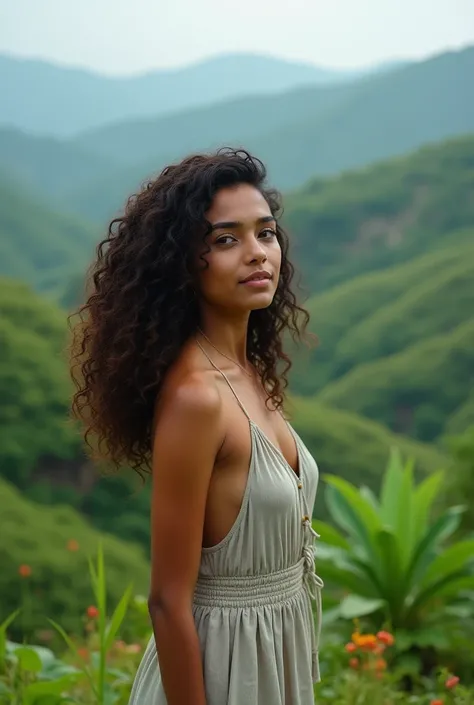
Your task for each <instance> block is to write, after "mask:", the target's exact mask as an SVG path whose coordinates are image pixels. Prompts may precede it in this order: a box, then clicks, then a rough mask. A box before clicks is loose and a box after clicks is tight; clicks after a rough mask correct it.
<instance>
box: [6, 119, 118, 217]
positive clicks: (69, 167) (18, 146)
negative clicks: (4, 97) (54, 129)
mask: <svg viewBox="0 0 474 705" xmlns="http://www.w3.org/2000/svg"><path fill="white" fill-rule="evenodd" d="M114 168H117V167H116V163H115V160H114V159H112V158H104V157H102V156H100V155H98V154H95V153H94V152H89V151H87V150H84V149H81V148H79V147H76V146H75V145H72V144H69V143H67V142H65V141H62V140H58V139H55V138H53V137H43V136H34V135H30V134H27V133H24V132H20V131H19V130H16V129H13V128H12V127H0V170H1V171H3V172H4V173H5V174H8V178H9V179H12V178H13V179H15V180H16V181H18V182H19V183H21V184H24V185H25V187H26V188H27V189H28V190H30V191H31V192H32V193H38V194H39V195H41V196H43V197H45V198H47V199H48V201H49V202H50V203H54V204H56V205H57V206H58V207H59V208H61V204H62V200H63V198H64V196H65V194H67V193H69V191H70V190H71V189H81V188H85V187H86V186H87V185H88V184H89V183H91V182H93V181H95V180H96V179H97V178H98V176H99V175H100V174H104V173H111V172H113V169H114Z"/></svg>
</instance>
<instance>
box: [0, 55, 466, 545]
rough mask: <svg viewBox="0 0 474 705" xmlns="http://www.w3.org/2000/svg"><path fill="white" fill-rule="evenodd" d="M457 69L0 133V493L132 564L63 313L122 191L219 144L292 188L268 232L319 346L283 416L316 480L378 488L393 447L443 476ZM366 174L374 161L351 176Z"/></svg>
mask: <svg viewBox="0 0 474 705" xmlns="http://www.w3.org/2000/svg"><path fill="white" fill-rule="evenodd" d="M473 68H474V49H466V50H464V51H460V52H453V53H448V54H443V55H441V56H439V57H435V58H433V59H430V60H428V61H424V62H420V63H418V64H413V65H409V66H406V67H399V68H397V69H396V70H394V71H391V72H390V73H386V74H383V75H382V74H380V75H377V76H371V77H365V78H364V79H363V80H360V81H358V82H357V81H351V82H348V83H340V84H335V83H333V84H331V85H326V86H311V87H304V88H298V89H293V90H291V91H290V92H287V93H286V94H284V95H283V94H279V95H277V94H274V95H267V96H264V95H259V96H247V97H246V98H234V99H232V100H231V101H223V102H221V103H220V104H218V105H217V104H216V105H214V106H204V107H200V108H194V109H192V110H188V111H185V112H184V111H183V112H181V113H179V114H176V115H173V116H172V117H166V116H161V117H156V116H155V117H153V118H150V119H147V120H143V119H142V120H140V121H138V122H136V121H129V122H125V123H118V124H116V125H115V126H108V127H107V129H105V130H102V129H100V130H92V131H88V132H87V133H83V134H81V135H80V136H78V137H76V138H74V139H58V138H55V137H45V136H32V135H27V134H25V133H22V132H20V131H18V130H17V129H14V128H11V127H10V128H3V129H1V130H0V275H4V278H2V279H1V281H0V314H1V315H0V345H1V349H2V351H3V354H2V356H1V358H0V399H1V401H0V420H1V422H2V423H1V424H0V426H1V438H0V441H1V442H0V476H1V477H2V478H4V481H5V482H12V483H14V484H15V485H17V487H18V488H20V490H21V492H22V493H23V494H24V495H27V496H28V497H29V498H30V499H33V500H36V501H38V502H43V503H58V502H66V503H68V504H70V505H72V506H73V507H75V508H76V509H77V510H78V511H80V512H82V513H83V514H84V515H86V516H87V517H88V518H89V520H90V521H92V522H94V523H95V525H96V527H97V528H98V529H101V530H104V531H110V532H112V533H115V534H117V535H118V536H120V537H122V538H124V539H127V540H130V539H131V540H133V541H135V542H137V543H139V544H141V545H142V546H146V545H147V538H148V520H147V502H148V494H147V492H148V490H145V491H144V492H142V493H134V494H133V495H131V494H130V488H131V487H132V486H134V485H133V483H132V481H131V478H130V477H128V476H125V478H123V477H122V476H119V477H115V478H112V479H105V480H99V479H98V478H97V475H96V474H95V471H94V469H93V468H92V467H91V464H90V463H89V462H88V460H87V459H86V458H85V456H84V452H83V448H82V444H81V441H80V438H79V436H78V435H77V432H76V429H75V428H74V426H73V425H71V424H70V423H67V421H66V419H67V410H68V405H69V400H70V394H71V386H70V381H69V378H68V374H67V365H66V360H65V353H64V351H65V347H66V343H67V326H66V311H67V310H68V309H69V308H70V307H71V306H72V305H75V304H76V303H79V302H80V300H81V297H82V288H83V276H84V271H85V269H86V266H87V263H88V261H89V260H90V257H91V255H92V252H93V248H94V246H95V245H96V244H97V242H98V241H99V239H100V238H101V235H102V234H103V233H104V231H105V222H106V219H107V218H109V217H110V216H111V214H112V213H113V212H114V211H115V210H116V209H117V208H119V207H120V204H121V203H123V200H124V199H125V196H126V195H127V194H128V193H129V191H130V190H131V189H132V188H133V187H134V186H136V185H137V184H138V183H139V182H140V181H141V180H142V178H144V177H145V176H146V174H147V173H152V172H155V171H156V170H157V169H158V168H160V167H161V166H162V165H163V164H164V163H165V162H166V161H167V160H168V159H174V158H176V157H178V156H180V155H181V154H182V153H184V152H186V151H190V150H192V149H198V148H201V147H206V146H211V145H212V144H214V143H216V144H217V143H219V144H221V143H223V142H224V141H228V140H229V141H232V142H233V143H234V144H235V143H236V141H237V142H239V141H241V142H242V143H244V144H245V146H246V147H249V148H250V149H251V150H252V151H255V152H256V154H257V156H261V157H263V158H264V159H265V161H267V162H268V164H269V167H270V176H271V177H273V180H274V181H276V183H277V185H279V186H283V188H285V189H286V188H287V187H291V188H292V191H290V192H286V194H285V213H284V216H283V222H284V225H285V226H286V227H287V229H288V230H289V231H290V234H291V241H292V247H293V256H294V259H295V262H296V264H297V265H298V269H299V270H300V271H301V273H302V281H303V286H304V290H305V291H306V295H307V301H306V305H307V307H308V309H309V310H310V313H311V330H312V331H313V332H314V333H316V335H317V336H318V338H319V345H318V346H317V347H316V348H314V349H313V350H310V351H305V350H304V349H302V350H299V351H297V352H296V353H295V356H294V366H293V369H292V372H291V379H290V383H291V403H292V404H291V405H292V412H293V418H294V424H295V427H296V429H297V431H298V432H299V433H300V434H301V435H302V436H303V438H304V440H305V441H306V442H307V443H308V445H309V447H310V449H311V450H312V451H313V453H314V455H315V456H316V457H317V459H318V461H319V465H320V469H321V472H322V473H324V472H334V473H336V474H339V475H342V476H345V477H348V478H351V479H352V480H354V479H356V481H357V482H359V484H367V485H368V486H370V487H374V488H375V487H376V486H377V485H378V482H379V478H380V473H381V469H382V467H383V465H384V463H385V460H386V457H387V454H388V449H389V447H391V446H392V447H393V446H397V447H399V448H400V450H401V451H402V454H404V455H410V456H413V457H414V459H415V461H416V466H417V468H418V471H419V472H421V473H423V472H429V471H431V470H433V469H436V468H438V467H440V466H446V464H447V463H448V462H449V461H448V459H447V457H446V454H445V444H444V437H445V435H446V434H449V433H453V432H459V431H462V430H463V429H464V428H466V427H467V425H468V424H471V423H474V396H473V394H472V391H470V390H472V388H473V386H474V385H473V382H474V379H473V378H472V374H473V370H474V356H473V355H474V353H473V350H474V328H473V325H474V314H473V311H474V305H473V304H474V286H473V285H472V281H473V279H474V276H473V275H474V265H473V262H474V198H473V194H474V137H473V136H471V135H469V134H467V135H463V134H462V133H464V132H467V133H468V132H472V131H474V92H473V89H472V87H471V83H470V82H469V81H468V80H467V77H468V75H469V74H470V72H472V69H473ZM460 85H462V90H459V86H460ZM451 135H454V137H453V138H451V139H449V140H447V141H441V142H437V143H434V144H432V145H429V146H424V147H422V148H421V149H417V150H416V151H413V152H410V153H407V150H409V149H411V148H412V147H414V146H418V145H424V144H425V143H426V142H427V141H430V140H436V139H438V138H444V137H447V136H451ZM231 138H232V139H231ZM391 155H397V156H396V157H393V156H391ZM379 157H391V158H390V159H384V160H383V161H378V162H375V163H372V164H370V165H368V166H367V164H368V162H372V161H373V160H374V159H375V158H379ZM358 165H364V166H361V167H360V168H355V167H356V166H358ZM341 170H342V173H338V174H337V175H335V174H336V172H339V171H341ZM307 177H311V178H309V180H308V179H307ZM5 275H6V276H5ZM440 380H442V383H440ZM1 482H2V481H0V492H2V491H4V492H11V491H12V490H11V489H7V488H8V486H7V485H6V484H5V485H1ZM2 487H4V488H5V490H3V489H2ZM15 501H17V500H15ZM319 501H320V502H321V500H319ZM25 507H26V505H25ZM19 511H20V510H19ZM21 511H23V509H22V510H21ZM24 511H25V512H26V511H27V509H26V508H25V510H24ZM317 511H318V512H320V511H322V506H321V504H319V505H318V509H317ZM78 530H79V529H78Z"/></svg>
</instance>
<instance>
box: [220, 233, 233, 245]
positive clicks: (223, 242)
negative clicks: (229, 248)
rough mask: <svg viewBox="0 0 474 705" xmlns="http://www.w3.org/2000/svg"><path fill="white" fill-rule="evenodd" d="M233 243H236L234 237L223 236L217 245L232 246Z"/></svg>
mask: <svg viewBox="0 0 474 705" xmlns="http://www.w3.org/2000/svg"><path fill="white" fill-rule="evenodd" d="M232 242H235V237H234V236H233V235H222V237H220V238H218V239H217V240H216V245H230V244H231V243H232Z"/></svg>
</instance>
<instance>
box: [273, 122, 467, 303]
mask: <svg viewBox="0 0 474 705" xmlns="http://www.w3.org/2000/svg"><path fill="white" fill-rule="evenodd" d="M473 187H474V138H473V137H469V136H468V137H463V138H457V139H454V140H451V141H447V142H441V143H439V144H436V145H432V146H429V147H424V148H422V149H420V150H418V151H416V152H413V153H411V154H409V155H407V156H405V157H403V158H399V159H392V160H390V161H386V162H382V163H377V164H374V165H373V166H369V167H368V168H365V169H361V170H359V171H354V172H348V173H346V174H342V175H341V176H338V177H336V178H333V179H326V180H324V181H322V180H321V179H318V180H317V181H316V182H315V183H314V184H313V183H312V182H310V183H309V184H308V185H307V186H306V187H304V188H302V189H300V190H299V191H296V192H295V193H294V194H293V195H292V196H290V197H289V198H287V199H286V205H285V220H286V222H287V224H288V227H289V229H290V231H291V232H292V233H293V234H294V236H295V242H296V247H295V256H296V259H297V261H298V264H299V266H300V268H301V270H302V272H303V275H304V278H305V280H306V282H307V283H308V285H310V289H311V290H312V291H315V290H317V291H319V290H321V289H327V288H328V287H329V286H334V285H335V284H338V283H341V282H344V281H347V280H348V279H350V278H352V277H354V276H357V275H359V274H362V273H364V272H369V271H374V270H377V269H385V268H387V267H388V266H391V265H393V264H395V263H397V262H398V263H402V262H407V261H409V260H410V259H412V258H413V257H415V256H417V255H421V254H425V253H426V252H428V251H429V250H432V249H433V248H434V247H435V246H436V245H437V244H439V243H443V242H445V241H446V240H447V235H446V234H447V233H448V234H451V233H456V232H457V231H459V230H462V229H463V228H471V227H472V223H473V221H474V204H473V202H472V197H471V194H472V189H473ZM450 237H451V235H450ZM471 238H472V234H471ZM471 241H472V239H471ZM453 244H454V243H453Z"/></svg>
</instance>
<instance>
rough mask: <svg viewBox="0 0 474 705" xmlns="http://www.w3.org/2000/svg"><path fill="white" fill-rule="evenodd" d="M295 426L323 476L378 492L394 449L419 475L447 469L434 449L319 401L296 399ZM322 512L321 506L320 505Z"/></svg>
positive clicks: (294, 402)
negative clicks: (334, 475)
mask: <svg viewBox="0 0 474 705" xmlns="http://www.w3.org/2000/svg"><path fill="white" fill-rule="evenodd" d="M291 419H292V423H293V425H294V427H295V429H296V430H297V432H298V434H299V435H301V437H302V439H303V440H304V442H305V443H306V444H307V446H308V448H309V450H310V451H311V452H312V454H313V455H314V457H315V458H316V460H317V462H318V466H319V470H320V472H321V473H334V474H336V475H339V476H341V477H344V478H346V479H347V480H350V481H351V482H355V483H356V484H358V485H363V484H365V485H367V486H369V487H372V488H378V487H379V483H380V480H381V477H382V474H383V468H384V467H385V465H386V462H387V453H388V451H389V449H390V448H392V447H397V448H399V449H400V451H401V452H402V454H403V455H404V456H405V457H412V458H413V459H414V460H415V464H416V468H417V470H418V471H419V472H421V473H425V472H431V471H434V470H436V469H439V468H441V467H444V466H445V464H446V462H447V459H446V457H445V456H444V455H443V454H442V453H441V452H440V451H438V450H437V449H435V448H434V447H430V446H427V445H424V444H423V443H420V442H418V441H414V440H411V439H409V438H404V437H403V436H399V435H396V434H394V433H393V432H391V431H389V430H388V429H387V428H385V427H384V426H382V424H380V423H376V422H375V421H371V420H369V419H365V418H363V417H361V416H357V415H356V414H353V413H350V412H348V411H344V410H340V409H337V408H332V407H331V406H329V405H327V404H325V403H323V402H320V401H319V399H304V398H302V397H296V398H293V399H292V413H291ZM318 506H319V507H320V508H321V504H319V505H318Z"/></svg>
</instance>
